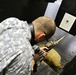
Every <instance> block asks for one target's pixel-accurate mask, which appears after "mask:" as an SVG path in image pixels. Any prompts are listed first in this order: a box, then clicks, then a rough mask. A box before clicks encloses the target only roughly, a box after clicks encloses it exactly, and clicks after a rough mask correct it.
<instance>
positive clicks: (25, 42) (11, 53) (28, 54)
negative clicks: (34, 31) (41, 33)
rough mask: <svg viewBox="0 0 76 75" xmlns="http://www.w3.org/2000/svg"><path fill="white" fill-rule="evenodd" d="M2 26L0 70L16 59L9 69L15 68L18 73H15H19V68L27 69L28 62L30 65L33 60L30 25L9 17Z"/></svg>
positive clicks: (0, 24) (0, 33) (0, 25)
mask: <svg viewBox="0 0 76 75" xmlns="http://www.w3.org/2000/svg"><path fill="white" fill-rule="evenodd" d="M25 25H26V26H25ZM0 27H2V30H1V31H0V72H1V71H2V70H3V69H4V68H6V67H7V66H8V65H9V64H10V63H11V62H12V61H13V60H14V62H12V63H11V65H13V66H11V65H10V66H11V67H9V66H8V69H7V70H8V72H11V71H9V70H10V69H14V70H15V73H16V74H14V75H19V74H18V73H19V72H20V70H19V69H21V70H23V69H26V70H27V68H28V67H26V65H27V63H28V65H27V66H29V65H30V64H29V63H31V60H32V53H33V50H32V48H31V45H30V43H29V40H30V32H29V30H28V26H27V24H26V22H22V21H19V20H18V19H16V18H9V19H6V20H4V21H3V22H1V23H0ZM18 62H19V63H18ZM26 62H27V63H26ZM15 63H16V64H15ZM24 66H25V67H24ZM19 67H20V68H19ZM17 70H18V71H19V72H18V71H17ZM8 72H7V73H8ZM17 72H18V73H17ZM11 73H12V72H11ZM13 73H14V71H13ZM20 73H21V72H20ZM24 73H25V71H24ZM7 75H9V73H8V74H7Z"/></svg>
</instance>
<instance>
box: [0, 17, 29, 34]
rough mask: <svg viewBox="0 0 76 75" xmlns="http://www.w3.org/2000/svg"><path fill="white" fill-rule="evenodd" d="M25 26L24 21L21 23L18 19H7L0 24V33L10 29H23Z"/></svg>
mask: <svg viewBox="0 0 76 75" xmlns="http://www.w3.org/2000/svg"><path fill="white" fill-rule="evenodd" d="M27 25H28V24H27V22H26V21H21V20H19V19H18V18H14V17H11V18H7V19H5V20H4V21H2V22H1V23H0V33H2V32H3V31H5V30H6V29H10V28H21V27H22V28H25V27H26V26H27Z"/></svg>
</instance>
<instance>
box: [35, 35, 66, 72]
mask: <svg viewBox="0 0 76 75" xmlns="http://www.w3.org/2000/svg"><path fill="white" fill-rule="evenodd" d="M64 37H65V36H63V37H61V38H60V39H58V40H54V41H49V42H47V43H46V44H43V45H40V46H39V47H42V46H45V47H47V48H48V50H46V49H45V51H46V52H48V51H50V50H51V49H52V48H53V47H54V46H56V45H57V44H58V43H59V42H60V41H61V40H62V39H64ZM40 53H41V51H40ZM44 58H45V57H44V56H43V57H42V58H41V59H40V60H39V62H41V61H42V60H44ZM36 71H37V63H36V64H35V65H34V72H36Z"/></svg>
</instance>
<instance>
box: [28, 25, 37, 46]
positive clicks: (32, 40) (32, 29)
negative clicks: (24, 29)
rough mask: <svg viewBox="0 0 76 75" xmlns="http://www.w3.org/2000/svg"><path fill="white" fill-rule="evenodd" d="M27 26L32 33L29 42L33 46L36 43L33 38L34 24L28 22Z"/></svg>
mask: <svg viewBox="0 0 76 75" xmlns="http://www.w3.org/2000/svg"><path fill="white" fill-rule="evenodd" d="M29 28H30V31H31V35H32V37H31V40H30V43H31V45H32V46H33V45H34V44H37V43H36V41H35V40H34V39H35V35H34V26H33V25H32V24H29Z"/></svg>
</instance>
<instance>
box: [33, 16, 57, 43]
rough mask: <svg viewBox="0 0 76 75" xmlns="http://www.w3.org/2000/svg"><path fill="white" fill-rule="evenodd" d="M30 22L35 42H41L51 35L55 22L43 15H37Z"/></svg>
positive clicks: (54, 28) (53, 31)
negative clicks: (32, 26)
mask: <svg viewBox="0 0 76 75" xmlns="http://www.w3.org/2000/svg"><path fill="white" fill-rule="evenodd" d="M32 24H33V25H34V35H35V41H36V42H42V41H44V40H46V39H49V38H50V37H52V36H53V34H54V33H55V30H56V25H55V22H54V21H53V20H52V19H50V18H48V17H45V16H42V17H38V18H37V19H35V20H34V21H33V22H32Z"/></svg>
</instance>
